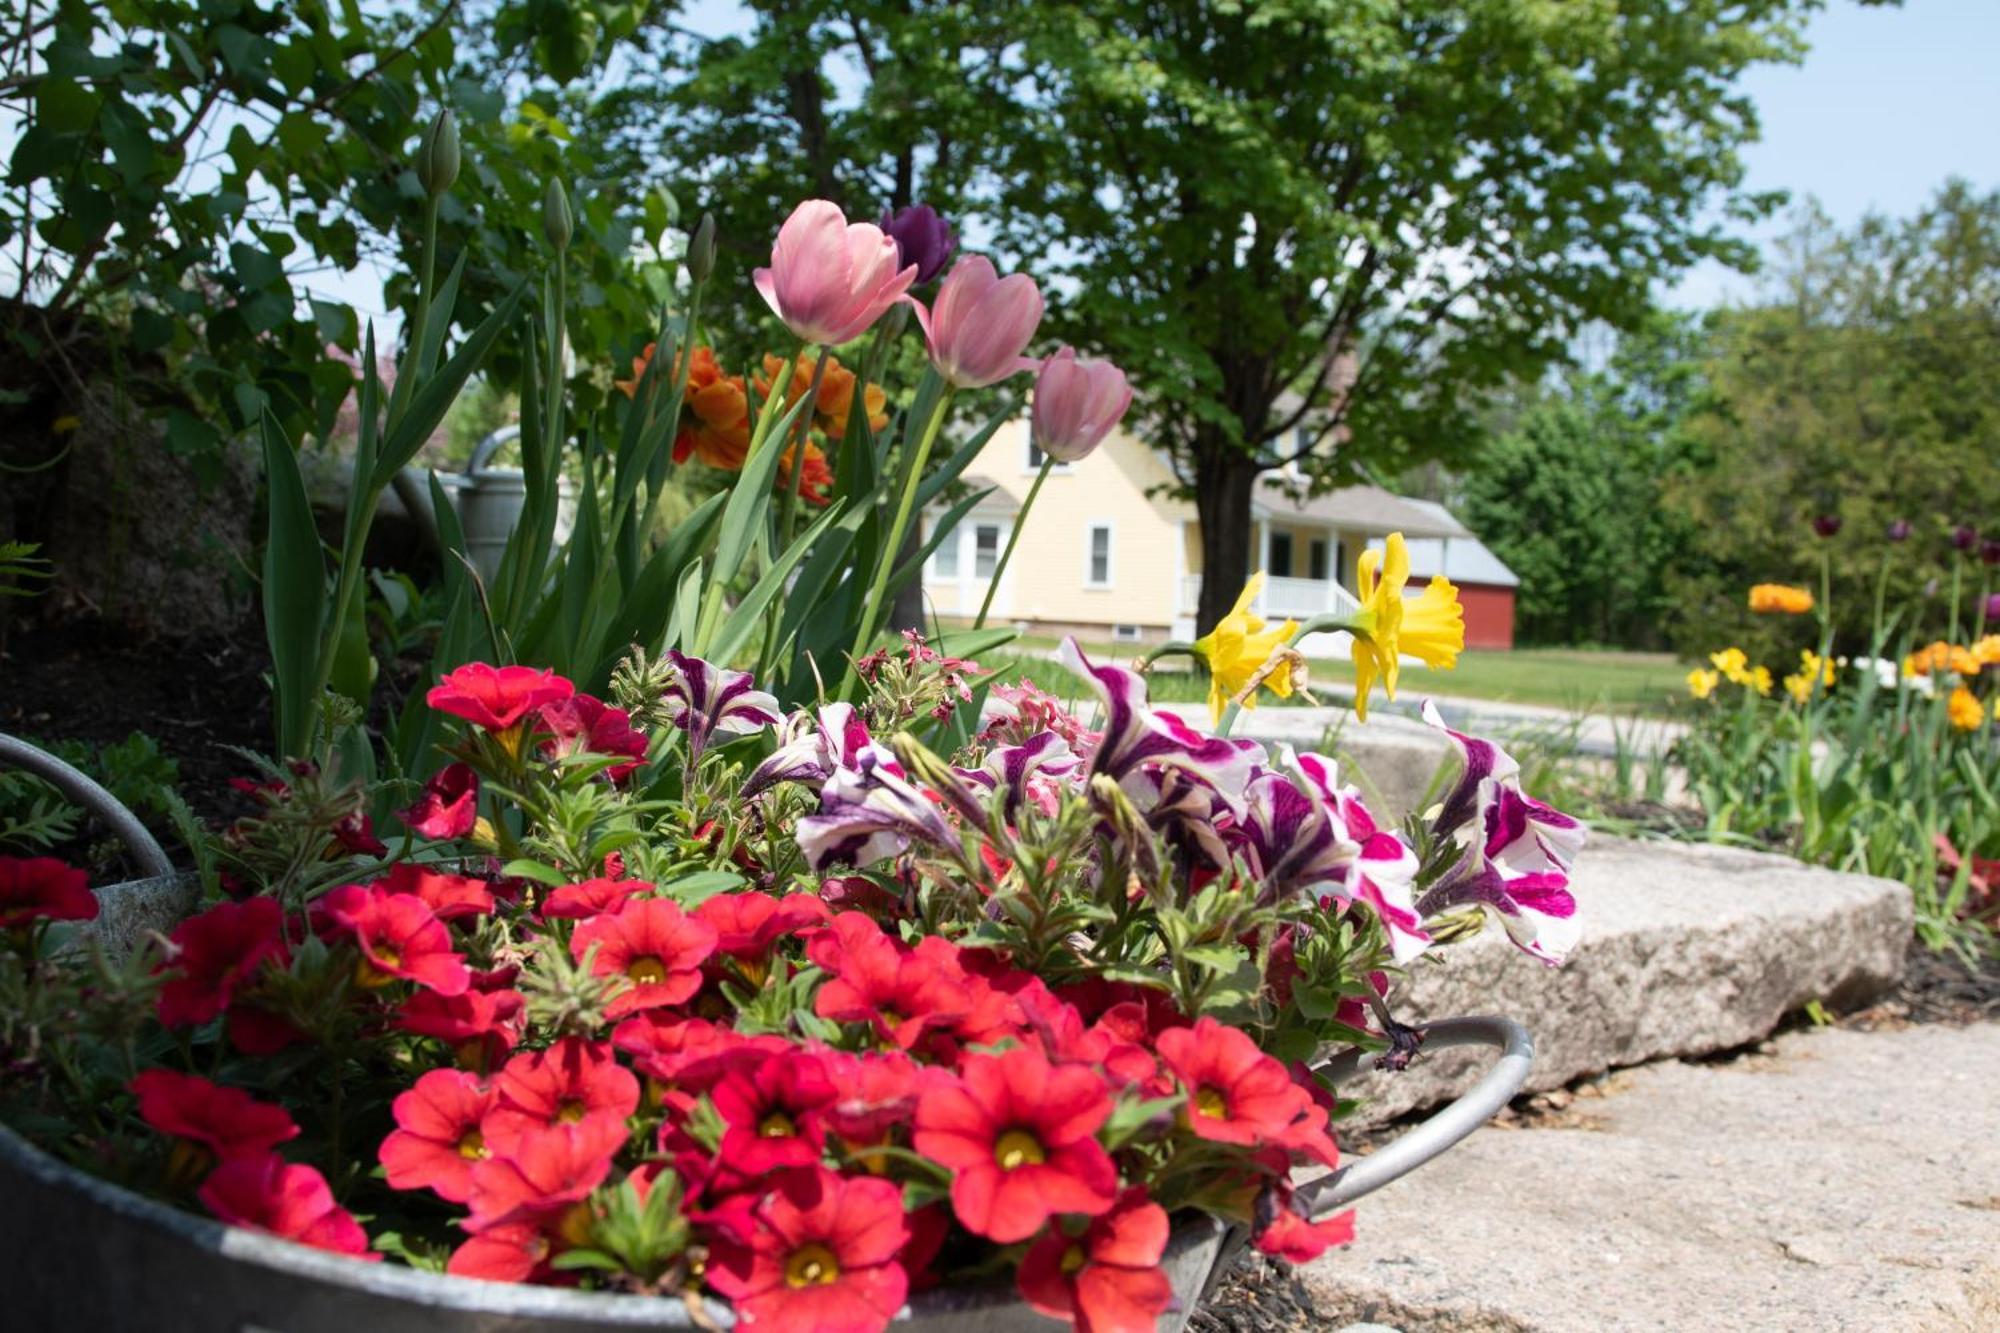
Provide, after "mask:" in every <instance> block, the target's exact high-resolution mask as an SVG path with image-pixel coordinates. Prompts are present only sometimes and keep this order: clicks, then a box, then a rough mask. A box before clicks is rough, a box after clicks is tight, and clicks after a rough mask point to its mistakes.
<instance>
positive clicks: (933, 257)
mask: <svg viewBox="0 0 2000 1333" xmlns="http://www.w3.org/2000/svg"><path fill="white" fill-rule="evenodd" d="M882 230H883V231H885V232H887V233H889V238H890V239H891V240H893V241H894V242H895V243H896V253H898V254H900V255H901V256H902V257H903V267H904V268H908V267H909V266H910V265H912V264H915V265H916V266H917V281H916V284H915V285H918V286H921V285H922V284H924V283H926V282H929V281H930V280H931V279H932V278H935V277H936V276H937V275H938V274H940V273H942V272H944V266H945V265H946V264H947V263H948V262H950V260H951V256H952V252H953V251H955V250H956V249H958V238H957V237H956V236H953V235H952V234H951V224H950V223H949V222H946V221H945V220H944V219H943V218H941V217H939V216H938V212H937V210H936V209H935V208H932V207H931V206H930V205H929V204H911V205H910V206H909V207H908V208H904V209H899V210H897V211H896V213H895V214H894V215H891V214H890V212H889V210H887V209H886V208H885V209H883V210H882Z"/></svg>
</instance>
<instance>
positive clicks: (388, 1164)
mask: <svg viewBox="0 0 2000 1333" xmlns="http://www.w3.org/2000/svg"><path fill="white" fill-rule="evenodd" d="M493 1100H494V1092H493V1089H491V1088H489V1087H487V1086H486V1085H485V1084H483V1083H481V1082H480V1081H479V1080H478V1079H476V1078H474V1077H473V1076H472V1075H470V1074H465V1073H461V1072H459V1071H458V1070H456V1069H433V1070H431V1071H430V1072H429V1073H428V1074H425V1075H424V1076H423V1077H422V1078H420V1079H418V1080H417V1082H416V1086H415V1087H413V1088H411V1089H410V1090H409V1091H408V1092H405V1093H403V1094H401V1095H400V1096H398V1097H397V1098H396V1101H395V1104H394V1106H393V1107H392V1108H391V1109H392V1111H393V1112H394V1114H395V1117H396V1129H395V1130H393V1131H392V1132H391V1133H390V1134H389V1136H388V1137H387V1138H385V1139H383V1140H382V1149H381V1158H382V1167H383V1169H384V1170H385V1171H386V1172H387V1173H388V1178H389V1184H390V1186H391V1187H392V1188H394V1189H399V1190H420V1189H428V1190H432V1191H434V1192H435V1193H436V1194H437V1195H438V1197H439V1198H442V1199H449V1200H450V1201H451V1202H453V1203H464V1202H465V1201H466V1200H467V1199H470V1198H471V1197H472V1167H473V1164H474V1163H476V1162H483V1161H485V1160H486V1158H487V1157H488V1156H490V1155H491V1154H490V1153H489V1151H488V1149H487V1147H486V1136H485V1135H484V1134H482V1133H481V1132H480V1128H479V1126H480V1122H481V1121H482V1120H484V1119H485V1118H486V1113H487V1112H488V1111H489V1110H491V1109H492V1107H493Z"/></svg>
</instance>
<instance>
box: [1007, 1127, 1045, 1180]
mask: <svg viewBox="0 0 2000 1333" xmlns="http://www.w3.org/2000/svg"><path fill="white" fill-rule="evenodd" d="M1048 1159H1049V1155H1048V1152H1047V1150H1045V1149H1044V1148H1043V1147H1042V1141H1041V1140H1040V1139H1038V1138H1036V1137H1035V1136H1034V1135H1033V1134H1030V1133H1028V1132H1027V1131H1026V1130H1024V1129H1010V1130H1008V1131H1007V1132H1006V1133H1005V1134H1002V1135H1001V1136H1000V1137H999V1138H998V1139H996V1140H995V1141H994V1144H993V1160H994V1161H996V1162H998V1163H999V1164H1000V1169H1001V1170H1003V1171H1013V1170H1016V1169H1018V1168H1020V1167H1024V1166H1040V1165H1041V1164H1042V1163H1043V1162H1046V1161H1047V1160H1048Z"/></svg>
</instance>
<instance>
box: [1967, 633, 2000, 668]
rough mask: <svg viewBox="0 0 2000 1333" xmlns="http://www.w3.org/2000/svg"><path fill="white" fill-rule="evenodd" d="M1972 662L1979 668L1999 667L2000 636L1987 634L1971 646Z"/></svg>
mask: <svg viewBox="0 0 2000 1333" xmlns="http://www.w3.org/2000/svg"><path fill="white" fill-rule="evenodd" d="M1972 657H1973V660H1974V661H1976V662H1978V663H1979V665H1980V666H1983V667H1990V666H2000V634H1989V635H1987V636H1986V637H1985V638H1983V639H1981V640H1980V641H1979V642H1978V643H1975V644H1973V645H1972Z"/></svg>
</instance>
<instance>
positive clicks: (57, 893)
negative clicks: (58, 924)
mask: <svg viewBox="0 0 2000 1333" xmlns="http://www.w3.org/2000/svg"><path fill="white" fill-rule="evenodd" d="M96 919H97V895H96V894H94V893H92V892H91V891H90V879H89V877H88V876H86V875H85V874H84V873H83V872H82V871H81V870H77V869H75V868H73V867H71V866H68V865H65V864H63V863H62V862H61V861H58V860H57V859H56V858H55V857H53V856H29V857H19V856H0V930H12V929H14V928H16V927H18V926H25V925H27V924H29V923H30V922H33V921H38V920H49V921H94V920H96Z"/></svg>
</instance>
